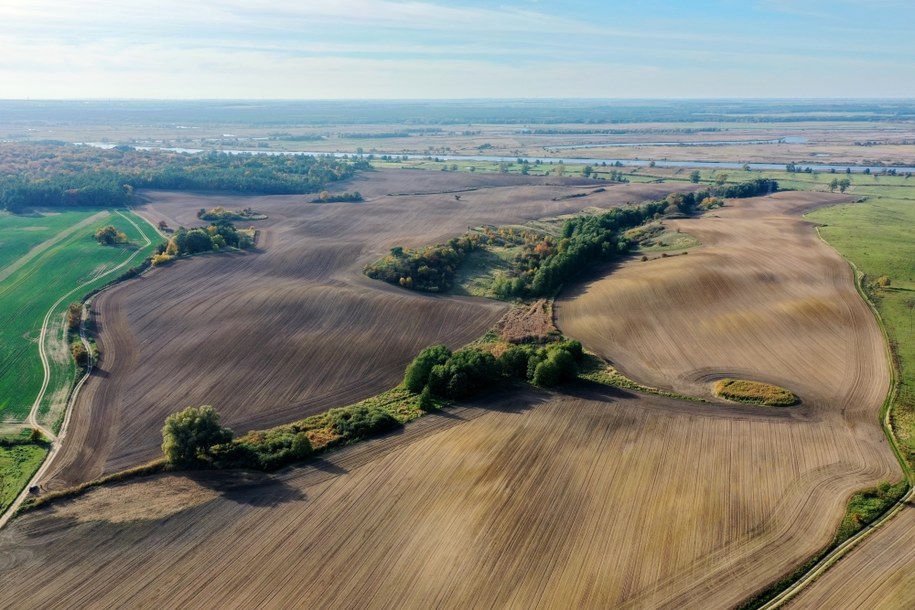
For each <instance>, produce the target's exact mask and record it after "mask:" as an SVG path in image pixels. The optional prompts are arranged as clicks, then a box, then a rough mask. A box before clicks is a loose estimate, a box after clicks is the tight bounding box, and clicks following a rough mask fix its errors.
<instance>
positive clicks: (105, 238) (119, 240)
mask: <svg viewBox="0 0 915 610" xmlns="http://www.w3.org/2000/svg"><path fill="white" fill-rule="evenodd" d="M95 241H97V242H98V243H100V244H102V245H103V246H117V245H121V244H126V243H127V241H128V240H127V234H126V233H124V232H123V231H118V228H117V227H115V226H114V225H108V226H105V227H99V228H98V229H96V231H95Z"/></svg>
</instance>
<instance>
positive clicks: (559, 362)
mask: <svg viewBox="0 0 915 610" xmlns="http://www.w3.org/2000/svg"><path fill="white" fill-rule="evenodd" d="M577 375H578V368H577V367H576V366H575V359H574V358H573V357H572V354H571V353H569V352H567V351H566V350H564V349H551V350H548V354H547V357H546V359H544V360H542V361H541V362H540V363H538V364H537V366H536V367H534V375H533V378H532V379H531V381H533V383H534V385H538V386H541V387H552V386H554V385H558V384H560V383H562V382H564V381H571V380H572V379H575V377H576V376H577Z"/></svg>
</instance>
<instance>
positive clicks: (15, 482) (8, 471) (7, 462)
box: [0, 444, 48, 514]
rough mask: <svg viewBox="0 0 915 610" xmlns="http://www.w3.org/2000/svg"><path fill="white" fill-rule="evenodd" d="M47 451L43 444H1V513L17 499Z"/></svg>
mask: <svg viewBox="0 0 915 610" xmlns="http://www.w3.org/2000/svg"><path fill="white" fill-rule="evenodd" d="M47 453H48V449H47V447H44V446H42V445H34V444H27V445H13V446H11V447H4V446H2V445H0V514H3V511H4V510H6V507H7V506H9V505H10V504H11V503H12V502H13V500H15V499H16V496H18V495H19V492H20V491H22V488H23V487H24V486H25V484H26V483H27V482H28V481H29V479H31V478H32V475H33V474H35V471H36V470H38V467H39V466H41V462H42V461H44V457H45V455H47Z"/></svg>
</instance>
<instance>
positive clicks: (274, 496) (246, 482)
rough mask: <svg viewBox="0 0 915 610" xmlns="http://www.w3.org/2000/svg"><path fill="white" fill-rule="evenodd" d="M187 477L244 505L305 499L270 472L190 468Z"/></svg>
mask: <svg viewBox="0 0 915 610" xmlns="http://www.w3.org/2000/svg"><path fill="white" fill-rule="evenodd" d="M187 477H188V478H189V479H191V480H193V481H195V482H197V483H199V484H200V485H203V486H204V487H207V488H209V489H212V490H213V491H215V492H217V493H219V495H220V496H222V497H223V498H225V499H226V500H229V501H231V502H235V503H236V504H244V505H246V506H255V507H273V506H278V505H280V504H285V503H287V502H294V501H300V500H305V499H306V496H305V494H304V493H303V492H302V490H301V489H299V488H297V487H293V486H292V485H290V484H289V483H287V482H286V481H283V480H282V479H279V478H277V477H275V476H272V475H270V474H266V473H263V472H255V471H250V470H234V471H221V472H213V471H200V472H189V473H188V474H187Z"/></svg>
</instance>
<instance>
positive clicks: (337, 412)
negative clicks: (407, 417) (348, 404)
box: [327, 405, 401, 441]
mask: <svg viewBox="0 0 915 610" xmlns="http://www.w3.org/2000/svg"><path fill="white" fill-rule="evenodd" d="M327 415H328V420H329V421H330V427H331V429H332V430H333V431H334V433H336V434H339V435H340V436H342V437H343V438H344V439H346V440H348V441H352V440H357V439H360V438H365V437H366V436H370V435H372V434H380V433H382V432H387V431H388V430H393V429H394V428H397V427H398V426H400V425H401V424H400V422H399V421H397V420H396V419H394V417H393V416H392V415H391V414H390V413H388V412H387V411H385V410H383V409H380V408H378V407H367V406H364V405H359V406H356V407H352V408H350V409H333V410H331V411H328V413H327Z"/></svg>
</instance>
